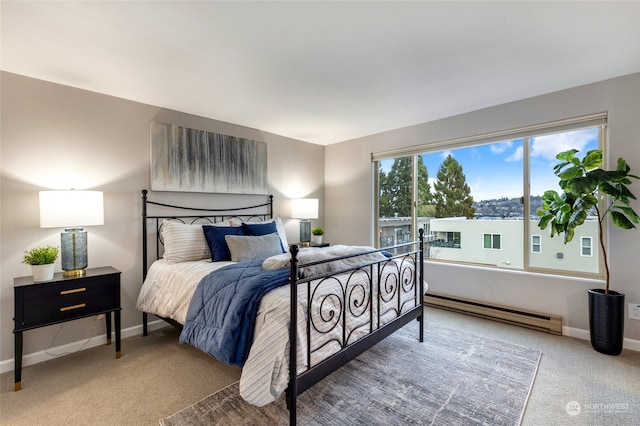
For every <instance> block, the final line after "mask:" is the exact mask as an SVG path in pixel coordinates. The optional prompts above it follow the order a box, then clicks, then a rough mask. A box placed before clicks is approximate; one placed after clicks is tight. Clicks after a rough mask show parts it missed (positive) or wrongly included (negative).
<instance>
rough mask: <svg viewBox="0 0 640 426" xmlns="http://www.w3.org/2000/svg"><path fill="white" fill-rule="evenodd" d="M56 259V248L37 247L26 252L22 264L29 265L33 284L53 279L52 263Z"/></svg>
mask: <svg viewBox="0 0 640 426" xmlns="http://www.w3.org/2000/svg"><path fill="white" fill-rule="evenodd" d="M57 258H58V248H57V247H52V246H38V247H34V248H32V249H31V250H26V251H25V252H24V256H23V258H22V263H25V264H27V265H31V273H32V275H33V281H34V282H41V281H49V280H51V279H53V272H54V266H55V265H54V263H55V261H56V259H57Z"/></svg>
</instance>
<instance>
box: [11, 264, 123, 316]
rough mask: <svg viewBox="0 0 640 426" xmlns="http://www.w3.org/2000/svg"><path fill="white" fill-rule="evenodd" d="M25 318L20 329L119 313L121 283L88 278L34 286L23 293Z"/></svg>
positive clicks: (21, 290) (21, 295)
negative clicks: (102, 313)
mask: <svg viewBox="0 0 640 426" xmlns="http://www.w3.org/2000/svg"><path fill="white" fill-rule="evenodd" d="M20 292H21V294H20V295H19V296H18V298H17V299H18V301H19V303H22V305H23V306H22V308H23V309H20V312H21V313H22V318H16V320H17V324H16V327H18V328H23V327H25V328H28V327H33V326H37V325H40V324H44V323H51V322H58V321H65V320H68V319H70V318H80V317H83V316H90V315H93V314H97V313H101V312H105V311H109V310H113V309H117V308H119V307H120V297H119V296H120V292H119V279H118V276H116V275H114V276H113V278H112V279H109V278H108V277H104V276H103V277H100V278H98V277H96V278H85V279H82V280H70V281H68V282H58V283H47V284H46V285H32V286H27V287H23V288H21V289H20Z"/></svg>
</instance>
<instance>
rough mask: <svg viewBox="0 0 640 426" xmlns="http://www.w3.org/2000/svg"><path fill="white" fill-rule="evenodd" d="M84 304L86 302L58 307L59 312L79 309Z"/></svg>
mask: <svg viewBox="0 0 640 426" xmlns="http://www.w3.org/2000/svg"><path fill="white" fill-rule="evenodd" d="M85 306H87V304H86V303H80V304H78V305H72V306H65V307H64V308H60V312H64V311H70V310H72V309H80V308H84V307H85Z"/></svg>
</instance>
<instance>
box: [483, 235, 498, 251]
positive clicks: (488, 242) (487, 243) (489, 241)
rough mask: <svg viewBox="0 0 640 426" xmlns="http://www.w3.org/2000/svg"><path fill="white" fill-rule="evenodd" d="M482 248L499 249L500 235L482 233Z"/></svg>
mask: <svg viewBox="0 0 640 426" xmlns="http://www.w3.org/2000/svg"><path fill="white" fill-rule="evenodd" d="M482 238H483V240H484V248H486V249H492V250H500V249H501V244H500V243H501V239H502V236H501V235H500V234H484V235H483V237H482Z"/></svg>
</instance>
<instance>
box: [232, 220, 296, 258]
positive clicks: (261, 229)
mask: <svg viewBox="0 0 640 426" xmlns="http://www.w3.org/2000/svg"><path fill="white" fill-rule="evenodd" d="M242 229H243V230H244V233H245V235H252V236H254V237H259V236H261V235H267V234H273V233H274V232H275V233H276V234H277V233H278V228H277V227H276V223H275V222H261V223H245V222H242ZM280 248H281V249H282V252H283V253H286V252H287V249H286V247H284V246H283V245H282V239H281V240H280Z"/></svg>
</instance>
